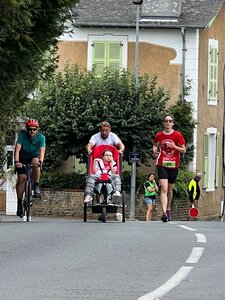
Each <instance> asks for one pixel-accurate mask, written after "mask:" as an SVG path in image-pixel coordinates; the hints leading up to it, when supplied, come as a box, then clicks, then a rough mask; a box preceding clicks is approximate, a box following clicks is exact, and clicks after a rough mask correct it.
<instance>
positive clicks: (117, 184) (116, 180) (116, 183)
mask: <svg viewBox="0 0 225 300" xmlns="http://www.w3.org/2000/svg"><path fill="white" fill-rule="evenodd" d="M110 180H111V183H112V187H113V190H114V191H115V192H120V191H121V179H120V176H119V175H117V174H112V175H111V176H110Z"/></svg>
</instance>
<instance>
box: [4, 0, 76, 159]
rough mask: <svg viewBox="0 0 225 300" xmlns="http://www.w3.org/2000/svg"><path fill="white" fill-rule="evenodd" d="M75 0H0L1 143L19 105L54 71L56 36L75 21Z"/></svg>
mask: <svg viewBox="0 0 225 300" xmlns="http://www.w3.org/2000/svg"><path fill="white" fill-rule="evenodd" d="M76 2H78V1H77V0H48V1H47V0H20V1H15V0H0V8H1V9H0V28H1V29H0V69H1V72H0V105H1V111H0V140H1V144H2V146H3V145H4V140H3V137H4V135H5V132H6V128H7V127H8V124H9V123H10V124H11V122H12V120H14V119H15V116H16V113H17V109H18V107H19V106H20V105H21V104H22V103H24V101H26V100H27V96H28V94H29V93H30V92H31V91H33V90H34V88H35V86H36V83H37V81H38V79H40V78H43V77H48V76H50V74H52V73H53V72H54V71H55V63H56V60H55V56H54V54H55V53H56V49H57V43H58V41H57V38H58V37H59V36H60V35H61V34H62V33H63V32H65V31H66V30H67V25H66V24H68V22H67V23H66V21H68V20H73V14H72V10H71V8H72V7H73V6H74V5H75V3H76ZM49 58H51V60H50V59H49ZM46 61H48V64H47V65H46V64H45V62H46ZM49 62H50V63H49ZM0 152H1V151H0ZM1 160H2V159H1Z"/></svg>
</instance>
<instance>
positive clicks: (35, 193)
mask: <svg viewBox="0 0 225 300" xmlns="http://www.w3.org/2000/svg"><path fill="white" fill-rule="evenodd" d="M40 196H41V191H40V188H39V186H38V185H36V186H35V188H34V198H40Z"/></svg>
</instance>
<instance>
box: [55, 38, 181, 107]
mask: <svg viewBox="0 0 225 300" xmlns="http://www.w3.org/2000/svg"><path fill="white" fill-rule="evenodd" d="M58 55H59V69H60V70H63V68H64V67H65V66H66V65H68V64H69V65H70V64H78V65H79V66H81V68H87V42H71V41H70V42H68V41H62V42H60V43H59V50H58ZM175 57H176V51H175V50H173V49H171V48H166V47H162V46H157V45H152V44H149V43H140V45H139V65H140V67H139V72H140V74H143V73H147V74H149V75H150V76H151V75H157V76H158V84H159V85H160V86H164V87H165V89H166V90H168V91H170V95H171V101H170V102H169V104H171V103H175V102H176V101H177V100H178V98H179V95H180V72H181V66H180V65H176V64H170V61H171V60H173V59H174V58H175ZM134 65H135V43H129V44H128V62H127V66H128V70H129V71H133V70H134Z"/></svg>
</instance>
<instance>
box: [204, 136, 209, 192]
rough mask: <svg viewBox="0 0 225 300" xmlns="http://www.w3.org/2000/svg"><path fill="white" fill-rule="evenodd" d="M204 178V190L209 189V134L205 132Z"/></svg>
mask: <svg viewBox="0 0 225 300" xmlns="http://www.w3.org/2000/svg"><path fill="white" fill-rule="evenodd" d="M203 155H204V162H203V164H204V166H203V170H204V177H203V188H207V187H208V177H209V134H208V133H206V132H205V134H204V154H203Z"/></svg>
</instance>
